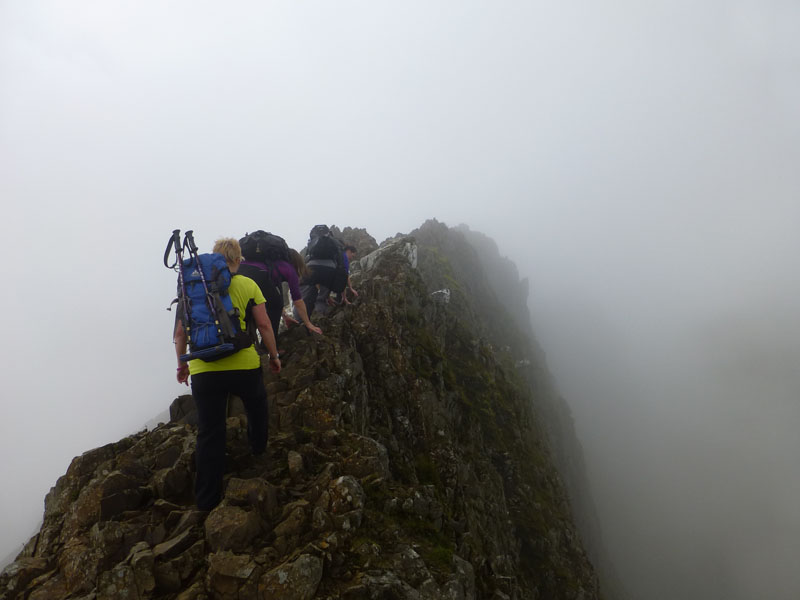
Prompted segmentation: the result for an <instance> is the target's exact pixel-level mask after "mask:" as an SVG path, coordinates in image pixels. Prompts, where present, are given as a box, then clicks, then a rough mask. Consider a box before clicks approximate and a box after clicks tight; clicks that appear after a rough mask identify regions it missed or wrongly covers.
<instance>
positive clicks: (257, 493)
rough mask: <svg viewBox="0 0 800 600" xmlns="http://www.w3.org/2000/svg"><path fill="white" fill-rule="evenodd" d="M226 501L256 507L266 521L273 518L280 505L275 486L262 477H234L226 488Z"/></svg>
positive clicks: (235, 504)
mask: <svg viewBox="0 0 800 600" xmlns="http://www.w3.org/2000/svg"><path fill="white" fill-rule="evenodd" d="M225 501H226V502H227V503H228V504H231V505H234V506H249V507H251V508H254V509H255V510H257V511H258V512H259V514H260V515H261V517H262V518H263V519H264V520H266V521H271V520H272V517H273V515H274V514H275V511H276V510H277V507H278V500H277V495H276V490H275V486H273V485H270V484H269V483H267V482H266V481H264V480H263V479H260V478H253V479H239V478H237V477H232V478H231V479H230V480H229V481H228V487H227V488H226V489H225Z"/></svg>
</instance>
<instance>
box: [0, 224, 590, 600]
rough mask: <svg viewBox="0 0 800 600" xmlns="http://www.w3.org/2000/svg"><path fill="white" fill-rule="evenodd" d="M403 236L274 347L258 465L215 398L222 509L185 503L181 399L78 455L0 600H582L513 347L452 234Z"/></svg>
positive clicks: (559, 501)
mask: <svg viewBox="0 0 800 600" xmlns="http://www.w3.org/2000/svg"><path fill="white" fill-rule="evenodd" d="M343 235H345V236H348V235H350V236H351V237H352V238H358V239H357V240H356V239H353V240H352V241H353V242H354V243H355V244H356V245H357V246H358V247H359V250H360V251H361V254H362V255H363V254H364V253H365V252H367V251H368V250H370V249H371V248H372V247H374V246H373V245H374V240H372V239H371V238H369V236H368V235H367V234H366V232H363V230H349V229H345V230H344V231H343ZM415 236H416V239H415V237H403V236H399V237H397V238H395V239H394V240H392V241H390V242H387V243H386V244H384V246H382V247H381V248H380V249H378V250H377V251H376V252H373V253H372V254H370V255H368V256H364V257H363V258H362V259H361V261H360V263H359V264H358V265H357V272H356V273H355V274H354V282H355V285H356V286H357V288H358V289H359V291H360V294H361V295H360V296H359V299H358V301H357V302H356V303H355V304H354V305H353V306H348V307H340V308H338V309H336V310H335V311H334V312H333V313H332V314H331V315H329V316H328V317H327V318H324V319H319V324H320V325H321V326H322V327H323V330H324V332H325V335H324V336H311V335H308V334H307V333H306V332H305V330H303V329H294V330H291V331H288V332H286V333H285V334H283V335H282V336H281V339H280V342H279V345H280V346H281V347H282V348H285V349H286V357H285V367H284V371H283V372H282V373H281V374H280V375H278V376H274V375H271V374H268V375H265V380H266V383H267V388H268V391H269V398H270V429H271V439H270V444H269V451H268V453H267V454H268V455H267V457H266V458H262V459H259V460H255V459H253V458H252V457H251V456H250V455H249V454H248V451H247V445H246V440H245V438H246V423H245V418H244V416H243V415H242V414H241V411H240V410H239V409H238V407H237V402H236V401H231V402H230V407H229V414H230V417H229V419H228V454H229V456H228V475H227V476H226V486H227V487H226V492H225V499H224V501H223V502H222V504H221V505H220V506H219V507H217V508H216V509H215V510H214V511H212V512H211V513H209V514H205V513H201V512H198V511H196V510H194V509H193V507H192V496H191V494H192V492H191V488H192V486H191V481H192V471H193V449H194V439H195V430H194V427H193V425H191V422H192V414H191V402H190V399H189V398H187V397H184V398H181V399H178V400H177V401H176V402H175V403H174V404H173V407H172V411H171V412H172V415H173V418H172V419H171V421H170V423H167V424H164V425H160V426H159V427H157V428H156V429H154V430H153V431H150V432H147V431H144V432H141V433H138V434H136V435H133V436H130V437H128V438H125V439H123V440H121V441H119V442H117V443H114V444H109V445H107V446H104V447H102V448H98V449H95V450H92V451H90V452H87V453H85V454H84V455H82V456H80V457H77V458H76V459H74V460H73V462H72V464H71V465H70V467H69V469H68V471H67V473H66V475H64V476H63V477H61V478H60V479H59V481H58V482H57V484H56V486H55V487H54V488H53V489H52V490H51V492H50V493H49V494H48V496H47V498H46V501H45V517H44V523H43V526H42V528H41V530H40V532H39V533H38V534H37V535H36V536H34V538H32V539H31V541H30V542H29V543H28V544H27V546H26V548H25V550H24V551H23V552H22V553H21V555H20V556H19V557H18V559H17V560H16V561H15V562H14V563H13V564H12V565H10V566H9V567H8V568H7V569H6V570H5V571H4V572H3V574H2V576H1V577H0V590H2V597H3V598H8V599H9V600H12V599H13V600H17V599H26V600H43V599H53V598H76V599H77V598H81V599H84V600H90V599H95V600H101V599H111V598H129V599H144V598H164V599H168V598H169V599H180V600H190V599H201V598H225V599H227V598H231V599H234V598H238V599H249V598H287V599H311V598H331V599H333V598H342V599H352V600H358V599H362V598H363V599H368V598H369V599H387V600H388V599H406V598H408V599H438V598H452V599H472V598H476V599H492V600H501V599H504V598H516V599H523V598H541V599H573V598H574V599H579V598H580V599H590V598H599V597H600V594H599V591H598V583H597V577H596V575H595V573H594V570H593V568H592V566H591V564H590V563H589V560H588V559H587V556H586V554H585V552H584V550H583V548H582V545H581V542H580V539H579V535H578V533H577V530H576V527H575V526H574V524H573V519H572V516H571V511H570V505H569V502H568V500H567V493H566V491H565V488H564V486H563V485H562V482H561V478H560V476H559V474H558V472H557V471H556V468H555V466H554V461H553V457H552V454H551V451H550V449H549V442H548V440H547V434H546V433H545V428H544V427H543V426H542V424H541V423H540V421H539V420H538V419H539V417H537V415H536V410H537V408H536V407H537V392H536V389H537V388H536V386H535V385H533V386H532V385H531V381H532V380H531V379H530V377H529V376H528V375H525V374H524V373H522V372H521V366H525V363H524V361H523V362H522V363H520V361H521V360H523V359H521V358H520V356H522V354H523V346H521V345H520V344H523V343H524V340H523V339H522V338H519V333H518V330H516V329H515V328H513V327H509V328H508V330H504V326H503V325H502V321H507V319H505V318H503V316H502V314H501V313H502V310H503V308H502V306H500V305H498V306H497V307H495V308H496V311H495V312H496V315H495V316H491V315H485V314H484V313H485V312H486V311H485V309H486V308H489V306H490V304H491V302H495V303H497V300H496V296H494V292H493V288H492V284H491V283H490V281H489V279H488V278H487V277H486V275H485V274H483V269H482V268H481V266H480V262H479V261H478V260H476V257H475V255H474V251H473V255H472V256H469V253H468V252H466V251H465V250H464V248H463V247H461V246H460V244H461V243H462V242H463V235H462V234H460V233H457V232H451V231H449V230H447V228H444V229H443V226H441V225H440V224H438V223H435V222H434V223H428V224H426V225H425V226H424V227H423V228H421V229H420V230H419V231H417V232H415ZM362 248H363V250H362ZM459 273H461V275H462V277H461V279H459V278H458V277H459ZM467 273H469V275H466V274H467ZM492 298H494V300H491V299H492ZM491 306H494V305H491ZM492 314H495V313H492ZM495 319H498V320H499V322H494V320H495ZM503 337H505V338H506V340H507V341H505V343H503V341H502V340H501V339H500V338H503ZM518 338H519V339H518ZM523 370H524V369H523ZM533 381H535V378H534V380H533Z"/></svg>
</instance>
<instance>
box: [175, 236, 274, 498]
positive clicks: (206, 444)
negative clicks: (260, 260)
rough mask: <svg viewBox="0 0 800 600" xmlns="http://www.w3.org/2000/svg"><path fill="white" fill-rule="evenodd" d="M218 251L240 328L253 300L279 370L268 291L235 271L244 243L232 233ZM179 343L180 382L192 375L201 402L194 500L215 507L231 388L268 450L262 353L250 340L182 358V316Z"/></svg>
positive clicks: (257, 446)
mask: <svg viewBox="0 0 800 600" xmlns="http://www.w3.org/2000/svg"><path fill="white" fill-rule="evenodd" d="M214 252H217V253H219V254H221V255H222V256H223V257H224V258H225V262H226V263H227V265H228V269H230V272H231V273H232V274H233V276H232V278H231V283H230V287H229V288H228V292H229V294H230V298H231V301H232V302H233V306H234V308H236V309H238V311H239V325H240V326H241V329H242V330H244V329H246V322H245V315H246V311H247V307H248V305H250V303H251V302H252V303H253V305H252V308H251V311H252V316H253V319H254V320H255V324H256V327H257V328H258V331H259V332H260V333H261V337H262V340H263V343H264V344H265V345H266V347H267V351H268V352H269V357H270V358H269V368H270V370H271V371H272V372H273V373H280V370H281V362H280V359H279V358H278V349H277V346H276V345H275V336H274V334H273V331H272V325H271V324H270V321H269V318H267V311H266V308H265V300H264V295H263V294H262V293H261V290H260V289H259V287H258V285H256V283H255V282H254V281H253V280H252V279H249V278H247V277H244V276H242V275H237V274H236V272H237V271H238V269H239V263H240V262H241V261H242V252H241V248H240V246H239V242H237V241H236V240H235V239H232V238H222V239H219V240H217V241H216V243H215V244H214ZM174 342H175V350H176V352H177V356H178V373H177V379H178V382H180V383H186V384H187V385H188V380H189V375H191V377H192V396H194V401H195V404H196V406H197V419H198V425H197V428H198V430H197V449H196V452H195V455H196V466H197V476H196V480H195V500H196V503H197V507H198V508H199V509H200V510H211V509H212V508H214V507H215V506H216V505H217V504H219V502H220V500H222V477H223V475H224V473H225V429H226V427H225V422H226V416H227V401H226V400H227V396H228V393H232V394H235V395H237V396H239V398H241V399H242V403H243V404H244V407H245V410H246V411H247V434H248V437H249V440H250V447H251V449H252V451H253V454H254V455H259V454H263V453H264V451H265V450H266V446H267V428H268V414H267V392H266V389H265V387H264V380H263V374H262V372H261V358H260V357H259V355H258V353H257V352H256V349H255V346H254V345H252V344H251V345H250V346H249V347H247V348H244V349H242V350H239V351H238V352H235V353H234V354H231V355H230V356H226V357H225V358H220V359H217V360H214V361H211V362H206V361H204V360H201V359H195V360H190V361H189V362H188V363H186V362H182V361H181V360H180V357H181V355H183V354H184V353H185V352H186V332H185V331H184V328H183V323H182V322H181V321H180V320H179V321H178V324H177V326H176V329H175V335H174Z"/></svg>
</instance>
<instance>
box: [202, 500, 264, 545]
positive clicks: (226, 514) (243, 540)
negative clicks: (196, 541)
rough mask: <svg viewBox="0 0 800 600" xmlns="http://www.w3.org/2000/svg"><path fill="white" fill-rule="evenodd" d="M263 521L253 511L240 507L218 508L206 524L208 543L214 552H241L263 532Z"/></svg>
mask: <svg viewBox="0 0 800 600" xmlns="http://www.w3.org/2000/svg"><path fill="white" fill-rule="evenodd" d="M260 522H261V519H260V518H259V516H258V514H257V513H256V512H254V511H252V510H249V511H248V510H244V509H242V508H239V507H238V506H218V507H217V508H215V509H214V510H212V511H211V513H209V515H208V518H207V519H206V522H205V530H206V541H207V542H208V545H209V547H210V548H211V549H212V550H213V551H219V550H231V551H234V552H239V551H241V550H244V549H246V548H247V546H248V545H249V544H250V542H251V541H252V540H253V538H255V537H256V536H257V535H258V534H259V533H260V531H261V526H260Z"/></svg>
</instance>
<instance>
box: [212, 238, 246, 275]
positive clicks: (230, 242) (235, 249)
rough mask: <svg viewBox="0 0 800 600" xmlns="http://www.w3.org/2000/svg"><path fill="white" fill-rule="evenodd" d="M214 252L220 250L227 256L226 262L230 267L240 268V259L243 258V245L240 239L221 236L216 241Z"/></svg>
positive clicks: (220, 252)
mask: <svg viewBox="0 0 800 600" xmlns="http://www.w3.org/2000/svg"><path fill="white" fill-rule="evenodd" d="M214 252H218V253H219V254H222V256H223V257H225V262H226V263H228V267H229V268H233V267H236V268H237V269H238V268H239V261H241V260H242V247H241V246H240V245H239V241H238V240H235V239H233V238H219V239H218V240H217V241H216V242H214Z"/></svg>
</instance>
